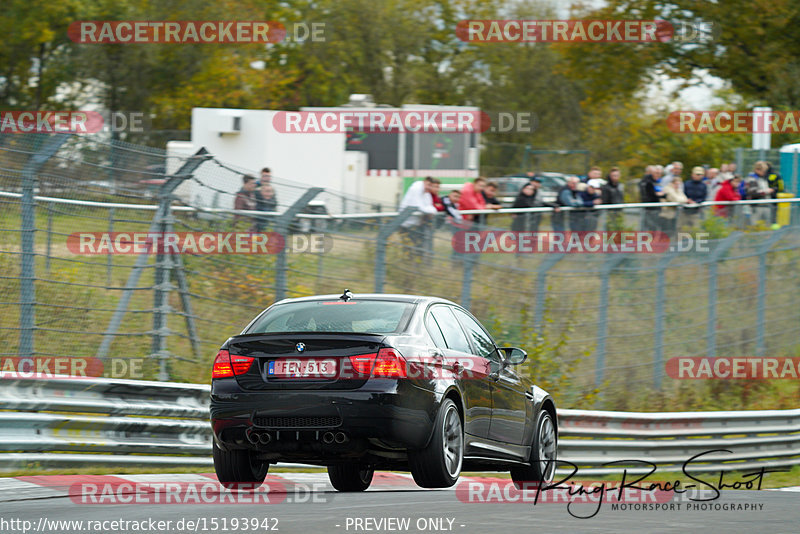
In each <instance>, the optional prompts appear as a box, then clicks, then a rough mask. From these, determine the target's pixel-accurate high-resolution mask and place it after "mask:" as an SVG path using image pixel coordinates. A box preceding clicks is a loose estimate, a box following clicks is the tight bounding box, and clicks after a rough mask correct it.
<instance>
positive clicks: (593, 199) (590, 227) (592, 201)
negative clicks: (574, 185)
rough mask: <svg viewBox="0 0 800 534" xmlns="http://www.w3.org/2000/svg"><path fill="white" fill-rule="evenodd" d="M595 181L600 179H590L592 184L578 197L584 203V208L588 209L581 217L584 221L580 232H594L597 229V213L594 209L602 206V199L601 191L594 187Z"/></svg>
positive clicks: (587, 185)
mask: <svg viewBox="0 0 800 534" xmlns="http://www.w3.org/2000/svg"><path fill="white" fill-rule="evenodd" d="M594 180H599V178H592V179H590V182H587V184H586V189H585V190H584V191H581V192H580V193H579V195H578V196H579V197H580V199H581V201H582V203H583V207H584V208H587V210H586V211H584V212H583V213H581V215H580V216H579V218H580V219H582V221H581V222H580V228H578V230H579V231H584V232H594V231H595V230H596V229H597V212H595V211H594V207H595V206H596V205H598V204H600V202H601V199H600V190H599V189H598V188H596V187H595V186H594V185H593V183H595V182H594ZM590 210H591V211H590Z"/></svg>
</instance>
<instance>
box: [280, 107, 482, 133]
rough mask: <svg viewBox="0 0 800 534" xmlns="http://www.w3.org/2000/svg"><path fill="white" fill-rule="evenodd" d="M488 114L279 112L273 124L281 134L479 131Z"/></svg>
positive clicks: (476, 112)
mask: <svg viewBox="0 0 800 534" xmlns="http://www.w3.org/2000/svg"><path fill="white" fill-rule="evenodd" d="M491 124H492V120H491V117H490V116H489V115H488V114H487V113H485V112H482V111H467V110H461V111H459V110H449V111H441V110H436V111H434V110H408V111H405V110H404V111H397V110H393V111H392V110H363V111H279V112H277V113H276V114H275V115H274V116H273V117H272V126H273V127H274V128H275V130H276V131H278V132H280V133H347V132H364V133H480V132H485V131H487V130H489V128H490V127H491Z"/></svg>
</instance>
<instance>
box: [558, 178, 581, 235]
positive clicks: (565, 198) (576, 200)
mask: <svg viewBox="0 0 800 534" xmlns="http://www.w3.org/2000/svg"><path fill="white" fill-rule="evenodd" d="M578 182H580V179H579V178H578V177H577V176H570V177H569V178H567V184H566V185H564V186H562V187H561V189H559V190H558V195H557V196H556V204H557V207H556V210H555V211H554V212H553V216H552V219H551V220H552V225H553V230H554V231H556V232H563V231H564V230H566V224H565V223H564V212H563V211H561V210H559V209H558V207H559V206H564V207H571V208H577V207H580V206H582V205H583V201H582V200H581V198H580V196H578ZM575 214H576V212H575V211H569V212H567V217H568V219H569V221H570V230H573V231H577V230H578V229H579V228H580V226H581V217H576V215H575Z"/></svg>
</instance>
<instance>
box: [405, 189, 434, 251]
mask: <svg viewBox="0 0 800 534" xmlns="http://www.w3.org/2000/svg"><path fill="white" fill-rule="evenodd" d="M440 183H441V182H440V181H439V180H437V179H436V178H433V177H431V176H428V177H426V178H425V179H424V180H419V181H417V182H414V183H413V184H411V186H410V187H409V188H408V191H406V194H405V196H404V197H403V200H402V201H401V202H400V211H403V210H404V209H405V208H407V207H409V206H411V207H414V208H417V211H419V212H422V214H421V215H420V214H419V213H415V214H414V215H411V216H410V217H409V218H408V219H406V220H405V221H403V223H402V224H401V225H400V226H401V228H402V229H403V230H404V231H405V232H407V233H408V236H409V238H410V239H411V241H412V244H413V246H414V247H417V248H422V247H423V244H424V242H425V234H426V231H425V230H426V229H427V228H428V227H429V226H430V221H431V219H432V218H433V216H434V215H435V214H436V213H437V210H436V207H435V206H434V205H433V195H435V194H437V193H438V192H439V184H440Z"/></svg>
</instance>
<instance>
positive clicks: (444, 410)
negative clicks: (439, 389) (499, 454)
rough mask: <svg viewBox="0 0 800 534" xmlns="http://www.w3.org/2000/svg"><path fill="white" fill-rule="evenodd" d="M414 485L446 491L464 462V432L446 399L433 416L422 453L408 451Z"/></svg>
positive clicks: (456, 414)
mask: <svg viewBox="0 0 800 534" xmlns="http://www.w3.org/2000/svg"><path fill="white" fill-rule="evenodd" d="M408 461H409V463H410V464H411V474H412V475H413V476H414V482H416V483H417V485H418V486H420V487H422V488H449V487H450V486H452V485H453V484H455V483H456V481H457V480H458V477H459V475H460V474H461V465H462V464H463V461H464V430H463V427H462V424H461V415H460V414H459V413H458V408H456V404H455V403H454V402H453V401H452V400H450V399H445V400H444V402H442V406H441V407H440V408H439V413H438V414H437V415H436V423H435V424H434V428H433V436H431V440H430V442H429V443H428V445H427V446H426V447H425V448H424V449H420V450H416V451H409V453H408Z"/></svg>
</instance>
